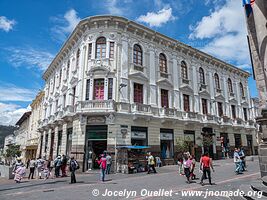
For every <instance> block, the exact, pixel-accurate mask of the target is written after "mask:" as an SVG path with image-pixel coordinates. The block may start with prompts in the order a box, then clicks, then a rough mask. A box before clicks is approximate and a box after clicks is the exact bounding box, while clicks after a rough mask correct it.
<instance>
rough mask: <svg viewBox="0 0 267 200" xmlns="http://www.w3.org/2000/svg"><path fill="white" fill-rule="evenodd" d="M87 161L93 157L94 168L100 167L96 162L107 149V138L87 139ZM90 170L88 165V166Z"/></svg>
mask: <svg viewBox="0 0 267 200" xmlns="http://www.w3.org/2000/svg"><path fill="white" fill-rule="evenodd" d="M87 147H88V148H87V149H88V151H87V159H86V160H87V162H86V163H88V160H89V159H92V165H93V166H92V167H93V169H99V165H98V163H97V162H96V159H97V158H98V159H100V156H101V154H103V152H104V151H106V150H107V140H90V139H88V140H87ZM86 170H88V165H87V166H86Z"/></svg>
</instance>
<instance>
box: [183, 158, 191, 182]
mask: <svg viewBox="0 0 267 200" xmlns="http://www.w3.org/2000/svg"><path fill="white" fill-rule="evenodd" d="M183 166H184V173H185V176H186V179H187V181H186V182H187V183H191V181H190V171H191V166H192V160H190V159H189V158H188V155H185V156H184V161H183Z"/></svg>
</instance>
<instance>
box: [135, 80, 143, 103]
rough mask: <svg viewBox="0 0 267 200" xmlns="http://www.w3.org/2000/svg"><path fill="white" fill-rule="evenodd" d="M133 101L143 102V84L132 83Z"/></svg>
mask: <svg viewBox="0 0 267 200" xmlns="http://www.w3.org/2000/svg"><path fill="white" fill-rule="evenodd" d="M134 102H135V103H141V104H142V103H143V85H142V84H138V83H134Z"/></svg>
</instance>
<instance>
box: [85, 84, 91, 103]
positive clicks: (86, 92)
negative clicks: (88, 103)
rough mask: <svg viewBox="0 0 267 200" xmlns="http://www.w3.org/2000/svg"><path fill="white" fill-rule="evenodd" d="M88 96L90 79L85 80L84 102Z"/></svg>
mask: <svg viewBox="0 0 267 200" xmlns="http://www.w3.org/2000/svg"><path fill="white" fill-rule="evenodd" d="M89 95H90V79H87V80H86V91H85V100H89Z"/></svg>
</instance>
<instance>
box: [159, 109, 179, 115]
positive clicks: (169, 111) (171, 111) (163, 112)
mask: <svg viewBox="0 0 267 200" xmlns="http://www.w3.org/2000/svg"><path fill="white" fill-rule="evenodd" d="M160 115H161V116H167V117H175V116H176V109H174V108H160Z"/></svg>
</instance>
